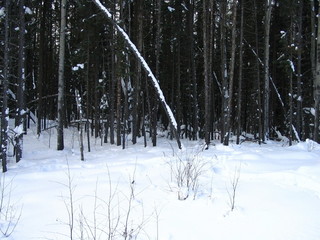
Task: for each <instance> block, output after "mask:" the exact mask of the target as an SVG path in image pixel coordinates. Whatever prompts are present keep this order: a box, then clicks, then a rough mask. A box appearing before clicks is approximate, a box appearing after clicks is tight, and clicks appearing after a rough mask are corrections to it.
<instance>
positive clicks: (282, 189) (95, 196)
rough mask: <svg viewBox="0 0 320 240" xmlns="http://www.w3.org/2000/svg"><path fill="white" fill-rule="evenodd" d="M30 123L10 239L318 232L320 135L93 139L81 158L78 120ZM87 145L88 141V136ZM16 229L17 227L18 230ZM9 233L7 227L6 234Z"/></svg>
mask: <svg viewBox="0 0 320 240" xmlns="http://www.w3.org/2000/svg"><path fill="white" fill-rule="evenodd" d="M34 131H35V130H32V129H31V130H29V132H28V135H26V136H24V155H23V159H22V160H21V161H20V162H19V163H18V164H16V163H14V162H13V160H10V162H9V170H8V172H7V173H6V174H5V175H2V178H1V190H2V191H1V193H2V194H1V195H2V197H1V199H2V200H1V203H2V204H1V206H0V207H1V220H0V228H1V231H2V234H5V233H6V234H7V235H9V236H8V239H15V240H35V239H50V240H64V239H74V240H76V239H83V240H84V239H90V240H93V239H96V240H98V239H113V240H118V239H139V240H213V239H219V240H241V239H244V240H257V239H259V240H277V239H279V240H301V239H307V240H319V239H320V145H318V144H316V143H314V142H312V141H306V142H300V143H294V145H293V146H288V144H287V143H285V142H272V141H270V142H268V143H267V144H263V145H258V144H257V143H253V142H243V143H242V144H241V145H236V144H233V143H231V144H230V145H229V146H223V145H221V144H220V143H218V142H215V143H214V144H212V146H210V148H209V149H208V150H203V142H202V141H194V142H190V141H186V140H183V141H182V142H183V144H184V150H178V149H177V147H176V143H175V142H174V141H170V140H168V139H167V138H165V137H163V138H159V140H158V146H157V147H152V146H151V142H148V144H149V146H148V147H144V146H143V139H139V142H138V143H137V144H136V145H132V144H131V142H128V144H127V148H126V149H124V150H122V148H121V147H117V146H114V145H110V144H103V145H102V146H101V142H100V140H94V138H92V139H91V152H87V148H86V147H85V161H80V152H79V137H78V132H77V131H76V130H75V129H72V128H70V129H68V130H66V131H65V136H66V140H65V150H64V151H56V150H55V147H56V137H55V133H54V130H51V132H49V131H46V132H43V133H42V134H41V136H40V137H37V135H36V134H35V132H34ZM85 146H86V142H85ZM11 232H12V233H11ZM0 238H1V237H0Z"/></svg>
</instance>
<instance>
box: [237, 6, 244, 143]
mask: <svg viewBox="0 0 320 240" xmlns="http://www.w3.org/2000/svg"><path fill="white" fill-rule="evenodd" d="M240 4H241V16H240V39H239V79H238V106H237V144H240V136H241V110H242V108H241V106H242V105H241V103H242V101H241V100H242V73H243V17H244V15H243V12H244V2H243V0H240Z"/></svg>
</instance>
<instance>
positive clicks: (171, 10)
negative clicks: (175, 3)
mask: <svg viewBox="0 0 320 240" xmlns="http://www.w3.org/2000/svg"><path fill="white" fill-rule="evenodd" d="M168 10H169V12H174V11H175V10H176V9H175V8H173V7H170V6H168Z"/></svg>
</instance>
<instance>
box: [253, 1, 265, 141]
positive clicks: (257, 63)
mask: <svg viewBox="0 0 320 240" xmlns="http://www.w3.org/2000/svg"><path fill="white" fill-rule="evenodd" d="M253 4H254V6H253V7H254V19H255V23H254V25H255V26H254V28H255V51H256V58H255V60H256V61H255V70H256V74H257V79H256V81H255V83H256V85H255V86H256V89H257V92H256V95H257V106H256V109H257V110H256V113H257V125H258V141H259V144H261V142H262V140H263V139H264V137H263V136H264V135H263V124H262V100H261V86H260V85H261V83H260V53H259V52H260V50H259V33H258V20H257V17H258V16H257V3H256V0H254V2H253Z"/></svg>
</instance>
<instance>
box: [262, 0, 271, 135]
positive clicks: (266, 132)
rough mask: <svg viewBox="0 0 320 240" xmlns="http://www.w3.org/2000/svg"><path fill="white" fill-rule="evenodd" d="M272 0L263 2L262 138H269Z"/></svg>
mask: <svg viewBox="0 0 320 240" xmlns="http://www.w3.org/2000/svg"><path fill="white" fill-rule="evenodd" d="M271 13H272V0H266V3H265V23H264V26H265V29H264V34H265V35H264V121H263V122H264V134H263V140H268V139H269V128H270V73H269V59H270V26H271Z"/></svg>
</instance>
